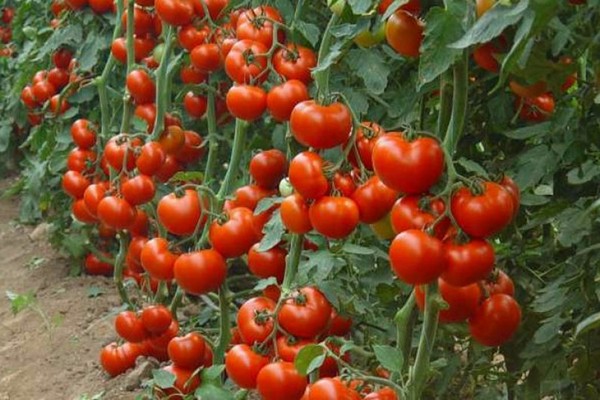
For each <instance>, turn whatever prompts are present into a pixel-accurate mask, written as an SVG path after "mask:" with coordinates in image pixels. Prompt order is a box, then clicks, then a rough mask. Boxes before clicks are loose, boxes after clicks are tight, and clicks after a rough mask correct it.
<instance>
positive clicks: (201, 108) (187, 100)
mask: <svg viewBox="0 0 600 400" xmlns="http://www.w3.org/2000/svg"><path fill="white" fill-rule="evenodd" d="M183 107H184V108H185V111H186V112H187V113H188V114H189V116H190V117H192V118H202V117H203V116H204V114H206V110H207V109H208V101H207V100H206V97H204V96H200V95H196V94H194V92H187V93H186V95H185V96H184V97H183Z"/></svg>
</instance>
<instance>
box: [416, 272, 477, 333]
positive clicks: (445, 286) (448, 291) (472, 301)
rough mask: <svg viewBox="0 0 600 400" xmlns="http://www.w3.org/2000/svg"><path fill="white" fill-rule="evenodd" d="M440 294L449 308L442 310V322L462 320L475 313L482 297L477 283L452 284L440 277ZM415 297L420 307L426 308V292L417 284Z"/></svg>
mask: <svg viewBox="0 0 600 400" xmlns="http://www.w3.org/2000/svg"><path fill="white" fill-rule="evenodd" d="M438 287H439V291H440V295H441V296H442V298H443V299H444V301H445V302H446V303H448V308H447V309H445V310H441V311H440V317H439V318H440V322H446V323H449V322H460V321H464V320H466V319H467V318H470V317H471V316H472V315H473V314H475V310H476V309H477V307H478V306H479V300H480V299H481V289H480V288H479V285H478V284H477V283H472V284H470V285H466V286H462V287H459V286H452V285H450V284H449V283H447V282H446V281H444V280H443V279H442V278H439V279H438ZM415 298H416V300H417V305H418V306H419V309H421V311H423V310H424V309H425V292H424V290H423V288H422V287H421V286H415Z"/></svg>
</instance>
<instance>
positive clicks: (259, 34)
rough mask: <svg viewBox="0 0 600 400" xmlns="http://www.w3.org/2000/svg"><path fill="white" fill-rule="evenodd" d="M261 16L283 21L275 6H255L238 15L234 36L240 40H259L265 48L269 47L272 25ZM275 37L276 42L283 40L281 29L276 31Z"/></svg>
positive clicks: (283, 34) (271, 40) (271, 41)
mask: <svg viewBox="0 0 600 400" xmlns="http://www.w3.org/2000/svg"><path fill="white" fill-rule="evenodd" d="M261 18H268V19H272V20H275V21H278V22H283V18H282V17H281V15H280V14H279V12H278V11H277V10H276V9H275V8H273V7H270V6H259V7H255V8H253V9H252V10H247V11H244V12H242V13H241V14H240V15H239V17H238V20H237V23H236V25H235V32H236V36H237V37H238V39H240V40H244V39H249V40H254V41H257V42H261V43H262V44H264V45H265V46H266V47H267V48H271V46H272V45H273V31H274V26H273V23H272V22H271V21H269V20H268V19H261ZM277 39H278V42H283V41H284V40H285V32H284V31H283V30H279V31H278V35H277Z"/></svg>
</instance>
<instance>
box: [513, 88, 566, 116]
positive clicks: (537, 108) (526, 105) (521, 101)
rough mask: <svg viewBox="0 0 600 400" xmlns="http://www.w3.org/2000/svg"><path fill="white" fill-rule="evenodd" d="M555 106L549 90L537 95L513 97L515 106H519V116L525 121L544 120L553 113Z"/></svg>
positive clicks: (517, 107)
mask: <svg viewBox="0 0 600 400" xmlns="http://www.w3.org/2000/svg"><path fill="white" fill-rule="evenodd" d="M555 106H556V104H555V102H554V96H553V95H552V93H550V92H548V93H545V94H542V95H540V96H538V97H532V98H516V99H515V108H516V109H519V108H520V110H521V111H520V112H519V116H520V117H521V118H522V119H524V120H525V121H532V122H541V121H545V120H547V119H549V118H550V117H551V116H552V114H554V108H555Z"/></svg>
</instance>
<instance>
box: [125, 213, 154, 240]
mask: <svg viewBox="0 0 600 400" xmlns="http://www.w3.org/2000/svg"><path fill="white" fill-rule="evenodd" d="M148 225H149V221H148V214H146V213H145V212H144V211H143V210H141V209H139V208H138V209H137V212H136V214H135V220H134V221H133V224H131V226H130V227H129V233H130V234H131V236H145V235H147V234H148Z"/></svg>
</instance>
